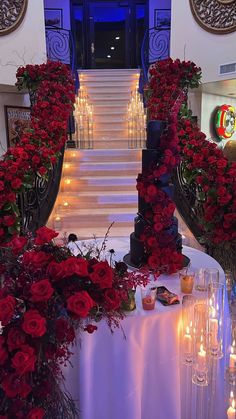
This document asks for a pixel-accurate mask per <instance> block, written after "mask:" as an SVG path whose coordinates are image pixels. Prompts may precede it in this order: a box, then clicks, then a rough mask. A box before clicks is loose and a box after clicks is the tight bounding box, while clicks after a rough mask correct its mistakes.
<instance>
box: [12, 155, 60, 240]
mask: <svg viewBox="0 0 236 419" xmlns="http://www.w3.org/2000/svg"><path fill="white" fill-rule="evenodd" d="M63 156H64V148H63V149H62V150H61V155H60V157H59V159H58V161H57V163H56V164H54V165H52V167H51V169H50V170H49V173H48V175H47V179H43V178H42V177H40V176H38V175H37V174H35V177H34V186H33V188H32V189H29V190H28V191H26V192H25V193H21V194H19V195H18V208H19V210H20V214H21V232H24V231H27V230H28V231H31V232H32V233H34V232H35V231H36V230H37V229H38V228H39V227H41V226H43V225H45V224H46V223H47V220H48V218H49V216H50V214H51V211H52V209H53V206H54V204H55V201H56V198H57V194H58V191H59V186H60V180H61V173H62V165H63Z"/></svg>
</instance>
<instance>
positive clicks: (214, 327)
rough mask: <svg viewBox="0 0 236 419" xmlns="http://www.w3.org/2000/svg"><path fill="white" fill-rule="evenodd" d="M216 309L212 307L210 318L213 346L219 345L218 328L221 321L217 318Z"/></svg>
mask: <svg viewBox="0 0 236 419" xmlns="http://www.w3.org/2000/svg"><path fill="white" fill-rule="evenodd" d="M215 315H216V311H215V309H214V307H212V318H211V319H210V334H211V346H212V347H213V348H214V347H217V346H218V339H217V337H218V328H219V323H218V320H217V319H216V318H215Z"/></svg>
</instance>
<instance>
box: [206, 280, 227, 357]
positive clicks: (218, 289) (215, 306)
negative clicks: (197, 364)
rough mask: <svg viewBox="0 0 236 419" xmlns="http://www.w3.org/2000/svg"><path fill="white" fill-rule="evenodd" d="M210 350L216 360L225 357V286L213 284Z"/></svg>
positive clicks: (209, 303)
mask: <svg viewBox="0 0 236 419" xmlns="http://www.w3.org/2000/svg"><path fill="white" fill-rule="evenodd" d="M208 310H209V349H210V354H211V355H212V356H213V357H215V358H218V359H220V358H222V357H223V335H224V330H223V314H224V285H223V284H221V283H219V282H211V283H210V284H209V286H208Z"/></svg>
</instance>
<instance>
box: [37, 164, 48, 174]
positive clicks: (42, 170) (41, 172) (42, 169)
mask: <svg viewBox="0 0 236 419" xmlns="http://www.w3.org/2000/svg"><path fill="white" fill-rule="evenodd" d="M38 173H39V174H40V175H41V176H44V175H45V174H46V173H47V169H46V167H43V166H41V167H40V168H39V169H38Z"/></svg>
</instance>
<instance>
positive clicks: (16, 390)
mask: <svg viewBox="0 0 236 419" xmlns="http://www.w3.org/2000/svg"><path fill="white" fill-rule="evenodd" d="M2 389H3V390H4V391H5V393H6V396H7V397H10V398H11V399H12V398H15V397H16V396H17V395H19V396H20V397H23V398H26V397H27V396H28V394H29V393H30V392H31V390H32V389H31V386H30V385H29V383H27V381H26V377H25V376H22V377H19V375H18V374H16V373H15V372H14V373H12V374H8V375H7V376H6V377H5V378H4V380H3V381H2Z"/></svg>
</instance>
